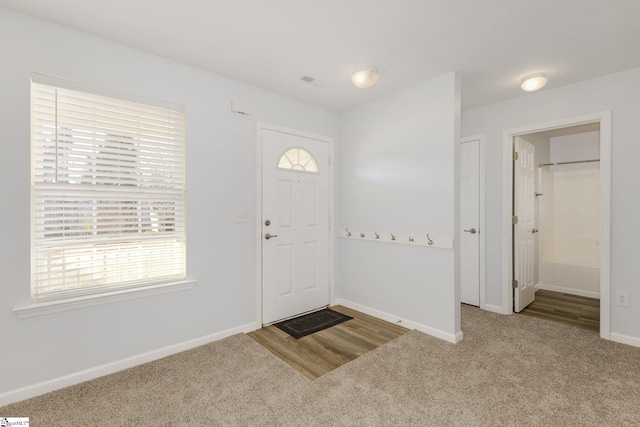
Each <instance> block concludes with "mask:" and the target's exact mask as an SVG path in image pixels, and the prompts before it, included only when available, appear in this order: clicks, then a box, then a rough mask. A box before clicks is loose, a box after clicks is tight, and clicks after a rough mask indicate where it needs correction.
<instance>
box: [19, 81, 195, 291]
mask: <svg viewBox="0 0 640 427" xmlns="http://www.w3.org/2000/svg"><path fill="white" fill-rule="evenodd" d="M31 97H32V103H31V105H32V107H31V183H32V184H31V190H32V199H31V212H32V226H31V234H32V250H31V254H32V255H31V274H32V284H31V296H32V299H33V300H34V301H36V302H38V301H44V300H54V299H61V298H68V297H75V296H79V295H84V294H89V293H97V292H106V291H112V290H116V289H118V290H119V289H123V288H131V287H140V286H146V285H152V284H159V283H168V282H173V281H179V280H184V279H185V276H186V274H185V227H184V206H185V138H184V112H183V111H181V108H180V107H176V106H174V105H168V104H164V105H163V104H162V103H161V102H160V101H149V100H146V99H145V100H142V99H140V98H137V97H133V96H129V95H126V94H119V93H113V92H110V91H106V90H104V89H100V88H93V87H89V86H85V85H81V84H78V83H74V82H68V81H64V80H60V79H54V78H52V77H48V76H43V75H40V74H33V75H32V84H31Z"/></svg>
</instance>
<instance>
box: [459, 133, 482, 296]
mask: <svg viewBox="0 0 640 427" xmlns="http://www.w3.org/2000/svg"><path fill="white" fill-rule="evenodd" d="M479 169H480V141H479V140H473V141H466V142H463V143H462V144H461V145H460V301H461V302H463V303H465V304H471V305H475V306H479V305H480V234H479V233H480V229H479V223H480V175H479Z"/></svg>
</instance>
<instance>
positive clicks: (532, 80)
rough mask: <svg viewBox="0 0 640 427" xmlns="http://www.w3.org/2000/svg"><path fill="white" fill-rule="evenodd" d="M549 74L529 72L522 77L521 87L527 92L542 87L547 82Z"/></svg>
mask: <svg viewBox="0 0 640 427" xmlns="http://www.w3.org/2000/svg"><path fill="white" fill-rule="evenodd" d="M547 80H548V79H547V75H546V74H545V73H535V74H529V75H528V76H526V77H525V78H523V79H522V84H521V85H520V87H521V88H522V90H524V91H526V92H534V91H536V90H538V89H542V88H543V87H544V85H546V84H547Z"/></svg>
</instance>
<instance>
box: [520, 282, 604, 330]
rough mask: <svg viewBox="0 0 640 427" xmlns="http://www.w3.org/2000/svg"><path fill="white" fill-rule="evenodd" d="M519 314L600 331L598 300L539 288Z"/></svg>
mask: <svg viewBox="0 0 640 427" xmlns="http://www.w3.org/2000/svg"><path fill="white" fill-rule="evenodd" d="M520 313H521V314H524V315H527V316H532V317H538V318H541V319H547V320H553V321H555V322H560V323H564V324H567V325H571V326H577V327H578V328H583V329H589V330H591V331H595V332H599V331H600V300H599V299H596V298H588V297H581V296H576V295H571V294H564V293H560V292H553V291H546V290H543V289H539V290H538V291H537V292H536V300H535V301H534V302H532V303H531V304H530V305H529V306H528V307H527V308H525V309H524V310H523V311H521V312H520Z"/></svg>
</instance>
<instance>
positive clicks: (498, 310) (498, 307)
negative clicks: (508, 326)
mask: <svg viewBox="0 0 640 427" xmlns="http://www.w3.org/2000/svg"><path fill="white" fill-rule="evenodd" d="M480 308H481V309H482V310H486V311H490V312H492V313H498V314H510V313H505V312H504V308H503V307H502V306H501V305H492V304H484V305H482V306H480Z"/></svg>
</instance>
